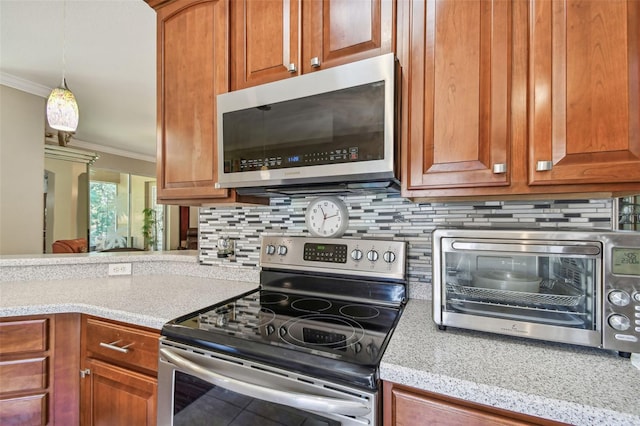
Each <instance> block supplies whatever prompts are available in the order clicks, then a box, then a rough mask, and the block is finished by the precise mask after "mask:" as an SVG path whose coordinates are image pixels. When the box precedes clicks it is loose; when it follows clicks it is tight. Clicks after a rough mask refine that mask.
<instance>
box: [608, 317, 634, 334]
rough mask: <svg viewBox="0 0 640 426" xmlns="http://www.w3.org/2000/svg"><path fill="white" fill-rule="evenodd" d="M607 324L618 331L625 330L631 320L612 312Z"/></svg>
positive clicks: (629, 325)
mask: <svg viewBox="0 0 640 426" xmlns="http://www.w3.org/2000/svg"><path fill="white" fill-rule="evenodd" d="M609 325H610V326H611V327H613V328H614V329H616V330H618V331H626V330H628V329H629V327H631V321H629V318H627V317H625V316H624V315H619V314H614V315H611V316H610V317H609Z"/></svg>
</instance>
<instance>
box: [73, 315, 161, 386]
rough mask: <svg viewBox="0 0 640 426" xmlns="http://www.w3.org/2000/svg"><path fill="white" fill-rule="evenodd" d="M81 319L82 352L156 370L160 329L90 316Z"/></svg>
mask: <svg viewBox="0 0 640 426" xmlns="http://www.w3.org/2000/svg"><path fill="white" fill-rule="evenodd" d="M84 321H85V323H84V324H83V327H85V330H84V332H83V336H84V339H85V342H84V345H83V346H84V350H85V353H84V356H87V357H90V358H95V359H101V360H103V361H108V362H110V363H112V364H116V365H120V366H122V367H126V368H130V369H132V370H139V371H141V372H144V373H147V374H152V375H153V376H155V375H156V374H157V371H158V338H159V337H160V334H159V333H157V332H151V331H148V330H144V329H139V328H135V327H131V326H127V325H124V324H120V323H113V322H107V321H103V320H99V319H96V318H92V317H85V320H84Z"/></svg>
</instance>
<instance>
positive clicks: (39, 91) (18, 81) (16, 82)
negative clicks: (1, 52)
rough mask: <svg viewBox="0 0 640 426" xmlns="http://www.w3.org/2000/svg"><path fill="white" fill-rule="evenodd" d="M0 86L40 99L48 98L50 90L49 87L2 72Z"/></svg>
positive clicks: (0, 73) (0, 72)
mask: <svg viewBox="0 0 640 426" xmlns="http://www.w3.org/2000/svg"><path fill="white" fill-rule="evenodd" d="M0 84H3V85H5V86H8V87H12V88H14V89H18V90H22V91H23V92H27V93H31V94H32V95H36V96H40V97H41V98H48V97H49V94H50V93H51V90H52V89H51V88H50V87H47V86H44V85H42V84H39V83H34V82H33V81H29V80H25V79H24V78H20V77H17V76H15V75H12V74H8V73H6V72H4V71H0Z"/></svg>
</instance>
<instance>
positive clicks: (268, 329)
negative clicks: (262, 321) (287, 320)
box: [265, 324, 276, 336]
mask: <svg viewBox="0 0 640 426" xmlns="http://www.w3.org/2000/svg"><path fill="white" fill-rule="evenodd" d="M265 329H266V330H267V336H271V335H272V334H273V332H274V331H276V328H275V327H274V326H273V324H267V326H266V327H265Z"/></svg>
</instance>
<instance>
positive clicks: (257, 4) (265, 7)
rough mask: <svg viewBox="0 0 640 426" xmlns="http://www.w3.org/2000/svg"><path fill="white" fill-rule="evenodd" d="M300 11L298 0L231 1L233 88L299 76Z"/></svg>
mask: <svg viewBox="0 0 640 426" xmlns="http://www.w3.org/2000/svg"><path fill="white" fill-rule="evenodd" d="M298 12H299V1H298V0H258V1H256V0H237V1H233V2H231V5H230V13H231V37H232V45H231V51H230V55H231V90H237V89H243V88H245V87H250V86H255V85H258V84H263V83H268V82H271V81H276V80H282V79H284V78H288V77H291V76H294V75H298V72H289V65H290V64H293V65H294V66H295V68H296V70H297V69H299V66H300V64H299V58H298V50H299V49H298V25H299V23H298Z"/></svg>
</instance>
